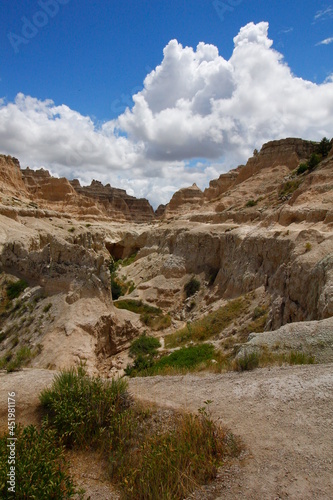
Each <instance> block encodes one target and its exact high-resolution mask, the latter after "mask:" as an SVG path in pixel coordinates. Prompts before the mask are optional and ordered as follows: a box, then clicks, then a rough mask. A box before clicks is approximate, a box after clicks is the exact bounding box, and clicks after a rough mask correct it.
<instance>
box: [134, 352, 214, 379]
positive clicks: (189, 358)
mask: <svg viewBox="0 0 333 500" xmlns="http://www.w3.org/2000/svg"><path fill="white" fill-rule="evenodd" d="M156 354H157V353H155V355H153V356H143V355H142V354H139V355H138V356H136V357H135V361H134V363H133V365H130V366H128V367H127V368H126V369H125V373H126V375H129V376H130V377H137V376H140V377H147V376H153V375H171V374H175V373H187V372H189V371H196V370H198V369H205V368H207V367H208V366H209V365H210V362H211V360H212V359H214V358H215V357H216V355H217V353H216V351H215V349H214V346H213V345H211V344H199V345H195V346H189V347H182V348H181V349H179V350H176V351H173V352H172V353H171V354H167V355H164V356H162V357H161V358H159V359H156Z"/></svg>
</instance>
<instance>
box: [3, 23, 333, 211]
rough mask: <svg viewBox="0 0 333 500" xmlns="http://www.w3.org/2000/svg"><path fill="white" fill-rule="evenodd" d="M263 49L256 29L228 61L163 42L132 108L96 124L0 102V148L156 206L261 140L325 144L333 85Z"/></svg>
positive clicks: (233, 162)
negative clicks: (299, 72) (304, 75)
mask: <svg viewBox="0 0 333 500" xmlns="http://www.w3.org/2000/svg"><path fill="white" fill-rule="evenodd" d="M272 44H273V42H272V41H271V40H270V39H269V37H268V23H265V22H262V23H259V24H254V23H249V24H248V25H246V26H245V27H243V28H242V29H241V30H240V32H239V33H238V35H237V36H235V38H234V51H233V54H232V56H231V58H230V59H229V60H226V59H224V58H223V57H222V55H220V54H219V52H218V49H217V48H216V47H215V46H213V45H209V44H205V43H203V42H201V43H199V45H198V46H197V47H196V48H195V49H194V48H192V47H183V46H182V45H181V44H180V43H178V42H177V40H171V41H170V42H169V43H168V45H167V46H166V47H165V49H164V51H163V60H162V62H161V64H160V65H159V66H157V67H156V68H155V69H154V70H153V71H151V72H150V73H149V74H148V75H147V76H146V78H145V81H144V88H143V90H142V91H140V92H137V93H136V94H135V95H134V96H133V101H134V105H133V107H132V109H129V108H127V109H126V111H125V112H124V113H122V114H121V115H120V116H119V117H118V118H117V119H116V120H112V121H109V122H106V123H104V124H103V125H102V126H101V127H97V126H96V125H95V124H94V122H93V121H92V120H91V119H90V118H89V117H85V116H82V115H81V114H80V113H78V112H76V111H73V110H71V109H70V108H69V107H68V106H65V105H61V106H56V105H55V104H54V103H53V102H52V101H40V100H38V99H35V98H31V97H28V96H24V95H22V94H19V95H18V96H17V98H16V100H15V102H13V103H5V102H4V101H0V144H1V149H2V150H3V151H4V152H6V153H9V154H14V155H16V156H18V157H19V159H21V160H22V162H24V163H25V164H30V166H31V167H37V166H41V165H44V166H45V167H47V168H50V169H51V171H52V172H56V173H58V174H59V175H65V176H67V177H72V178H73V177H78V178H79V179H80V180H81V181H82V182H85V183H86V182H90V181H91V179H92V178H98V179H100V180H101V181H102V182H111V184H112V185H114V186H118V187H122V188H125V189H127V190H128V192H130V193H134V194H135V195H136V196H139V197H142V196H144V197H147V198H149V200H150V201H151V202H152V203H153V204H154V206H157V205H158V204H159V203H165V202H167V201H168V200H169V198H170V196H171V195H172V194H173V192H174V191H175V190H177V189H179V188H180V187H184V186H186V185H189V184H192V183H193V182H196V183H197V184H198V185H199V186H200V187H202V188H203V187H205V186H207V185H208V181H209V180H210V179H212V178H216V177H218V175H219V174H220V173H221V172H224V171H227V170H228V169H230V168H233V167H235V166H237V165H238V164H239V163H243V162H244V161H246V159H247V158H248V156H250V155H251V152H252V151H253V149H254V148H260V147H261V145H262V144H263V143H264V142H266V141H268V140H273V139H280V138H283V137H290V136H296V137H303V138H308V139H314V140H316V139H321V138H322V137H323V136H328V137H331V136H332V130H333V82H332V81H331V80H327V81H326V82H324V83H323V84H320V85H318V84H315V83H312V82H310V81H306V80H303V79H301V78H297V77H296V76H294V75H293V74H292V72H291V70H290V68H289V67H288V65H287V64H286V63H285V62H284V60H283V56H282V55H281V54H280V53H279V52H277V51H276V50H274V49H273V48H272Z"/></svg>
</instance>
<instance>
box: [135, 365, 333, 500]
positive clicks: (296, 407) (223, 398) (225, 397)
mask: <svg viewBox="0 0 333 500" xmlns="http://www.w3.org/2000/svg"><path fill="white" fill-rule="evenodd" d="M130 391H131V392H132V393H133V395H135V396H136V397H138V398H140V399H144V400H147V401H153V402H156V403H158V404H162V405H169V406H172V407H174V408H182V409H186V410H192V411H193V410H194V411H195V410H197V409H198V408H200V407H202V406H204V401H206V400H212V401H213V402H212V404H211V405H210V406H211V411H212V415H213V417H214V418H215V419H218V420H220V421H221V422H223V424H224V425H226V426H227V427H229V428H230V429H231V430H232V431H233V432H234V434H236V435H238V436H240V437H241V439H242V440H243V442H244V444H245V446H246V448H247V450H248V454H247V456H246V458H244V459H243V460H242V461H241V462H240V463H238V464H235V465H232V466H230V467H229V468H228V469H227V470H226V471H225V472H224V473H221V474H220V475H219V478H218V482H217V483H216V484H215V485H213V487H212V488H209V487H208V488H207V490H206V491H205V492H204V493H201V494H198V495H197V496H196V498H202V499H207V500H208V499H222V498H223V499H226V500H231V499H232V500H235V499H244V498H245V499H253V500H254V499H255V500H259V499H260V500H261V499H263V500H271V499H272V500H273V499H279V498H281V499H287V498H288V499H290V498H292V499H299V500H307V499H309V500H310V499H311V500H312V499H325V500H329V499H332V498H333V365H332V364H330V365H308V366H296V367H282V368H271V369H268V368H265V369H259V370H255V371H253V372H245V373H241V374H239V373H229V374H223V375H207V374H206V375H203V376H193V375H187V376H177V377H153V378H137V379H132V380H131V381H130Z"/></svg>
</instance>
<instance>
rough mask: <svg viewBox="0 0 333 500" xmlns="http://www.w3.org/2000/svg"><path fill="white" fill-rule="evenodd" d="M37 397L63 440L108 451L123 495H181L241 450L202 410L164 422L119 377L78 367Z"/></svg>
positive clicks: (142, 499)
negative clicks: (103, 376)
mask: <svg viewBox="0 0 333 500" xmlns="http://www.w3.org/2000/svg"><path fill="white" fill-rule="evenodd" d="M140 345H141V346H138V345H136V349H135V350H136V352H142V343H141V344H140ZM137 349H138V350H137ZM151 350H152V347H151V346H150V347H148V351H149V352H150V351H151ZM41 403H42V405H43V408H44V411H45V412H46V417H45V418H46V420H45V421H46V425H47V426H48V427H49V428H51V429H52V432H54V433H55V435H56V436H58V437H59V438H60V439H61V440H62V442H64V443H65V444H66V445H67V446H74V445H76V446H79V447H84V448H85V449H89V448H90V447H94V448H96V447H97V449H98V450H100V452H101V453H102V454H103V455H105V454H106V455H107V456H108V460H109V476H110V479H111V480H112V481H113V482H114V483H115V484H116V485H117V486H118V487H119V488H120V489H121V493H122V498H124V499H132V498H136V499H137V500H155V499H156V498H161V499H175V500H178V499H179V500H181V499H183V498H185V497H187V496H188V495H189V494H190V493H191V491H193V490H194V489H196V488H197V487H198V486H199V485H200V484H205V483H207V482H208V481H210V480H211V479H213V478H215V477H216V473H217V469H218V467H219V466H220V465H221V464H222V462H223V460H225V458H226V456H231V455H233V456H235V455H236V454H237V453H238V452H239V450H238V447H237V444H236V443H235V440H234V439H232V436H230V435H228V436H226V435H224V433H223V432H222V430H221V429H220V428H219V427H217V426H216V424H215V423H214V422H213V421H212V420H211V418H210V417H209V415H208V412H207V411H206V410H205V409H201V410H200V412H199V415H196V416H194V415H181V414H176V413H174V412H173V413H172V419H171V421H170V422H168V425H166V426H165V425H164V422H163V421H159V416H158V411H156V410H155V411H154V410H147V408H146V409H143V408H142V407H140V406H138V405H137V404H134V403H133V402H132V400H131V398H130V396H129V395H128V392H127V385H126V382H125V381H124V380H122V379H120V380H115V381H112V382H109V381H102V380H101V379H97V378H91V377H88V376H87V375H86V373H85V371H84V369H83V368H82V367H80V368H79V369H78V370H70V371H66V372H63V373H61V374H60V375H58V377H56V379H55V381H54V384H53V386H52V387H51V388H50V389H46V390H44V391H43V392H42V394H41ZM207 403H208V402H207ZM40 459H43V457H40ZM36 498H37V497H36ZM38 498H41V497H38ZM48 498H52V497H51V496H49V497H48ZM54 498H66V497H61V496H59V497H54Z"/></svg>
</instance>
